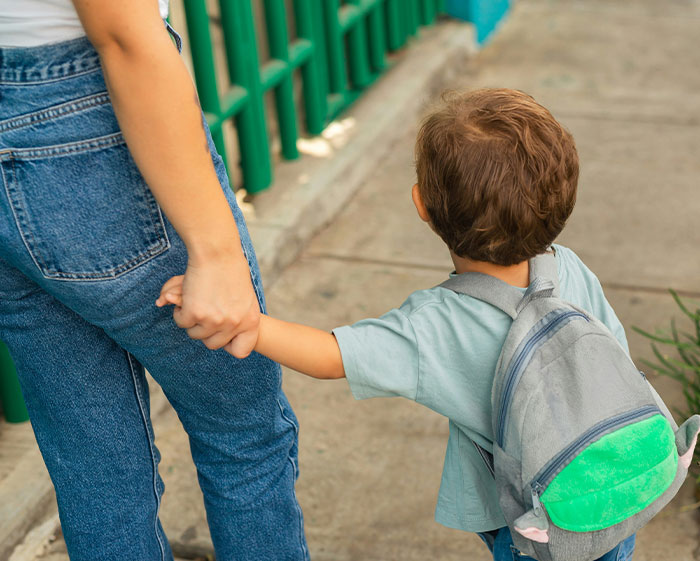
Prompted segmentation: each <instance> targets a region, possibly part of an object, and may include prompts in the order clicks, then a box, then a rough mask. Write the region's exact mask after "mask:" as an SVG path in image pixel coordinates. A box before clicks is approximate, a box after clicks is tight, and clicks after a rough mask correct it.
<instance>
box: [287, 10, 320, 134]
mask: <svg viewBox="0 0 700 561" xmlns="http://www.w3.org/2000/svg"><path fill="white" fill-rule="evenodd" d="M314 9H315V10H317V11H320V6H319V5H318V4H315V5H312V4H311V1H310V0H296V1H295V2H294V19H295V21H296V27H297V36H298V37H300V38H302V39H306V40H307V41H310V42H311V44H312V45H313V52H312V54H311V57H309V60H307V61H306V62H305V63H304V64H303V65H302V67H301V76H302V79H303V85H304V90H303V98H304V112H305V113H306V129H307V130H308V132H309V133H310V134H321V132H322V131H323V128H324V126H325V124H326V115H327V114H328V103H327V99H326V95H327V91H326V84H325V83H324V82H323V79H322V77H321V74H320V72H321V68H324V67H325V64H326V62H325V58H323V53H324V48H323V43H320V42H319V36H318V35H319V34H318V33H317V32H316V30H315V29H314V27H315V22H316V20H315V18H314V13H313V10H314ZM317 15H318V16H319V17H320V14H317Z"/></svg>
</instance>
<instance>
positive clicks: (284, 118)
mask: <svg viewBox="0 0 700 561" xmlns="http://www.w3.org/2000/svg"><path fill="white" fill-rule="evenodd" d="M264 5H265V22H266V23H267V41H268V44H269V46H270V55H271V56H272V57H273V58H276V59H278V60H281V61H282V62H284V63H285V66H286V69H285V74H286V75H285V76H284V78H282V80H281V81H280V83H279V85H278V86H277V87H276V88H275V106H276V107H277V120H278V122H279V127H280V142H281V143H282V155H283V156H284V157H285V158H287V159H288V160H294V159H295V158H298V157H299V151H298V150H297V138H298V136H299V134H298V131H297V122H296V109H295V107H294V89H293V85H292V68H291V67H290V65H289V37H288V33H287V14H286V10H285V6H284V0H265V4H264Z"/></svg>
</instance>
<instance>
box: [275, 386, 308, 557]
mask: <svg viewBox="0 0 700 561" xmlns="http://www.w3.org/2000/svg"><path fill="white" fill-rule="evenodd" d="M277 407H279V409H280V415H282V418H283V419H284V420H285V421H287V422H288V423H289V424H290V425H292V428H293V429H294V435H295V438H296V439H298V438H299V425H298V424H297V423H295V422H294V421H292V419H290V418H289V417H288V416H287V415H285V413H284V407H282V403H281V402H280V400H279V399H278V400H277ZM287 459H288V460H289V463H291V464H292V470H293V473H294V481H296V480H297V478H298V477H299V468H298V466H297V463H296V462H295V461H294V459H293V458H291V457H289V456H288V457H287ZM292 493H293V494H294V503H295V508H296V511H297V517H298V519H299V535H300V536H301V538H300V540H299V545H300V546H301V549H302V551H303V553H304V557H305V558H306V559H308V556H309V552H308V550H307V547H306V543H305V542H304V538H303V536H304V514H303V513H302V511H301V506H300V505H299V499H298V497H297V492H296V485H293V486H292Z"/></svg>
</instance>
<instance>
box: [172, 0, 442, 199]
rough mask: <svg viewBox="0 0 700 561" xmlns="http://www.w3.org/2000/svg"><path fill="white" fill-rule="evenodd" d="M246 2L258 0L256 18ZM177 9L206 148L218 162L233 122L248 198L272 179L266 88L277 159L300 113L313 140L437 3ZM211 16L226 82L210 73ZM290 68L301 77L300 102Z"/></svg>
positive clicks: (337, 0)
mask: <svg viewBox="0 0 700 561" xmlns="http://www.w3.org/2000/svg"><path fill="white" fill-rule="evenodd" d="M253 2H261V3H262V10H261V11H262V14H258V17H257V18H256V16H255V10H254V8H255V7H258V8H259V6H258V5H254V4H253ZM212 6H214V8H215V9H214V10H212ZM184 10H185V16H186V26H187V32H188V35H189V45H190V51H191V54H192V62H193V67H194V74H195V81H196V84H197V90H198V93H199V98H200V102H201V104H202V109H203V110H204V113H205V115H206V118H207V121H208V122H209V126H210V128H211V131H212V136H213V138H214V142H215V143H216V146H217V149H218V151H219V153H220V154H221V155H222V157H224V159H225V160H224V161H225V162H226V154H227V150H226V145H225V140H224V136H225V135H224V132H223V125H224V123H226V122H227V121H228V120H229V119H233V120H234V122H235V129H236V133H237V135H238V151H239V154H240V168H241V176H242V183H243V187H245V189H246V190H247V191H248V192H249V193H257V192H259V191H262V190H264V189H266V188H267V187H268V186H269V185H270V184H271V183H272V156H271V153H270V138H269V134H268V130H269V127H268V124H269V122H268V119H269V117H268V116H267V114H266V113H267V111H266V106H265V100H264V96H265V94H266V92H269V91H270V92H273V94H274V105H275V113H276V117H277V123H276V124H277V127H278V131H279V138H280V144H281V154H282V156H283V157H284V158H286V159H294V158H297V157H298V155H299V153H298V150H297V139H298V137H299V125H300V121H301V120H302V119H301V118H300V114H301V113H303V116H304V118H303V123H304V125H305V129H306V131H307V132H308V133H309V134H312V135H313V134H319V133H320V132H321V131H322V130H323V128H324V127H325V125H326V124H327V123H328V121H329V120H330V119H332V118H333V117H335V116H336V115H337V114H338V113H339V112H340V111H342V110H343V109H344V108H345V107H347V106H348V105H349V104H350V103H352V102H353V101H354V100H355V99H356V98H357V97H358V96H359V95H361V93H362V91H363V90H364V89H365V88H366V87H367V86H369V85H370V84H371V83H372V82H373V81H374V79H375V78H376V77H377V76H379V75H380V74H381V73H382V72H383V71H384V70H385V69H386V67H387V61H386V53H387V52H391V51H395V50H397V49H400V48H401V47H402V46H404V45H405V43H406V41H407V40H408V38H409V37H411V36H413V35H415V34H416V33H417V32H418V29H419V27H420V26H422V25H430V24H432V23H433V22H434V21H435V18H436V16H437V14H438V13H440V12H442V11H443V10H444V0H218V4H214V3H213V0H210V2H209V3H207V2H206V0H184ZM213 12H217V13H216V14H213ZM290 12H291V13H290ZM260 17H262V19H264V24H263V22H261V21H260ZM213 19H216V20H218V21H216V24H220V26H221V33H222V35H223V45H224V50H225V60H226V67H227V71H228V76H227V77H222V76H221V75H220V73H217V64H216V60H215V56H214V48H213V46H212V44H213V43H212V33H211V31H212V20H213ZM256 19H257V21H256ZM261 29H264V30H265V33H264V35H265V38H264V40H265V41H266V46H267V48H268V49H269V55H270V59H269V60H268V61H266V62H264V63H261V62H260V58H259V56H258V40H259V39H261V38H260V37H256V30H261ZM295 71H299V73H300V75H301V84H302V88H301V95H300V97H301V100H300V103H297V100H295V95H294V91H295V88H294V80H293V76H294V73H295ZM222 80H226V85H225V86H223V85H222V84H221V81H222ZM222 86H223V87H222ZM226 163H227V167H228V162H226ZM229 175H230V174H229Z"/></svg>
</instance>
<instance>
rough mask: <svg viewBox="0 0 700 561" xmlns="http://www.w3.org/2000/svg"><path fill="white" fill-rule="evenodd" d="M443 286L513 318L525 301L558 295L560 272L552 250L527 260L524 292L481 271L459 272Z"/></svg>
mask: <svg viewBox="0 0 700 561" xmlns="http://www.w3.org/2000/svg"><path fill="white" fill-rule="evenodd" d="M438 286H441V287H442V288H447V289H449V290H453V291H454V292H459V293H461V294H466V295H467V296H471V297H472V298H476V299H477V300H482V301H483V302H486V303H488V304H491V305H492V306H495V307H496V308H498V309H499V310H501V311H503V312H504V313H506V314H508V315H509V316H510V317H511V318H513V319H515V318H516V316H517V315H518V312H520V310H521V309H522V308H523V307H524V306H525V304H526V303H527V302H529V301H530V300H532V299H533V298H536V297H541V296H558V294H559V274H558V272H557V262H556V259H555V258H554V253H553V251H548V252H546V253H542V254H541V255H538V256H536V257H533V258H532V259H530V287H529V288H528V290H527V292H525V294H523V293H522V292H521V291H520V290H518V289H517V288H515V287H514V286H511V285H509V284H508V283H506V282H503V281H502V280H500V279H497V278H496V277H492V276H490V275H485V274H483V273H462V274H461V275H455V276H453V277H451V278H449V279H447V280H446V281H445V282H443V283H442V284H439V285H438Z"/></svg>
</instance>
